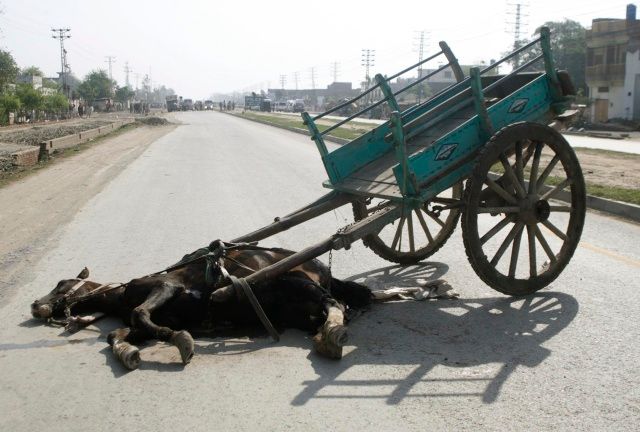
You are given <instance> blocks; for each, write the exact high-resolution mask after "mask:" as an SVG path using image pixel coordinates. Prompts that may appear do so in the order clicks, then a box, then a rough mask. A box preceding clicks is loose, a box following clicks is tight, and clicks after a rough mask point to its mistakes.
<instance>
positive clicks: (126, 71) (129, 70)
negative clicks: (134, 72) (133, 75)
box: [124, 61, 131, 87]
mask: <svg viewBox="0 0 640 432" xmlns="http://www.w3.org/2000/svg"><path fill="white" fill-rule="evenodd" d="M129 72H131V69H129V62H128V61H127V62H124V73H125V75H124V76H125V83H126V84H127V87H130V84H129Z"/></svg>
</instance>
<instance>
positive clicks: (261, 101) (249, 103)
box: [244, 94, 273, 112]
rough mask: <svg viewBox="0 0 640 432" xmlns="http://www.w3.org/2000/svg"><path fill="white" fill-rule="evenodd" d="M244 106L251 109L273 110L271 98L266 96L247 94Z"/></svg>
mask: <svg viewBox="0 0 640 432" xmlns="http://www.w3.org/2000/svg"><path fill="white" fill-rule="evenodd" d="M244 108H245V109H248V110H251V111H264V112H271V110H272V108H273V107H272V106H271V99H267V98H265V97H264V96H257V95H255V94H254V95H253V96H245V97H244Z"/></svg>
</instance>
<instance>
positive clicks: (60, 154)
mask: <svg viewBox="0 0 640 432" xmlns="http://www.w3.org/2000/svg"><path fill="white" fill-rule="evenodd" d="M138 126H140V125H139V124H138V123H135V122H134V123H127V124H126V125H124V126H121V127H120V128H118V129H117V130H115V131H113V132H110V133H108V134H105V135H100V136H99V137H97V138H95V139H93V140H91V141H89V142H86V143H82V144H78V145H77V146H75V147H69V148H66V149H61V150H56V151H55V152H54V153H53V154H52V155H50V156H49V159H48V160H46V161H41V162H38V163H37V164H35V165H33V166H30V167H15V168H14V169H11V170H9V171H0V188H2V187H4V186H6V185H8V184H10V183H13V182H15V181H19V180H22V179H24V178H25V177H28V176H29V175H31V174H35V173H37V172H38V171H40V170H42V169H44V168H47V167H49V166H52V165H54V164H56V163H58V162H59V161H61V160H63V159H66V158H69V157H72V156H75V155H76V154H78V153H79V152H82V151H84V150H86V149H88V148H89V147H92V146H94V145H96V144H100V143H101V142H102V141H103V140H104V139H105V138H113V137H115V136H118V135H120V134H123V133H125V132H128V131H130V130H132V129H135V128H137V127H138Z"/></svg>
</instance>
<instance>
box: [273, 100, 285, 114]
mask: <svg viewBox="0 0 640 432" xmlns="http://www.w3.org/2000/svg"><path fill="white" fill-rule="evenodd" d="M273 110H274V111H286V110H287V101H283V100H281V101H277V102H276V103H275V107H274V109H273Z"/></svg>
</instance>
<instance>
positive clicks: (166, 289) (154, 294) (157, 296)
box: [131, 282, 194, 364]
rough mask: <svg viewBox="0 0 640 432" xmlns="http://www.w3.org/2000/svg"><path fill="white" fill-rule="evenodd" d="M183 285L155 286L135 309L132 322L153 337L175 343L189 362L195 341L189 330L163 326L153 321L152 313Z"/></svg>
mask: <svg viewBox="0 0 640 432" xmlns="http://www.w3.org/2000/svg"><path fill="white" fill-rule="evenodd" d="M181 289H182V286H180V285H173V284H171V283H168V282H162V283H161V284H160V286H158V287H156V288H154V289H153V290H152V291H151V293H150V294H149V296H148V297H147V299H146V300H145V301H144V302H143V303H142V304H141V305H140V306H138V307H136V308H135V309H134V310H133V313H132V314H131V323H132V325H133V327H134V328H136V329H140V330H143V331H146V332H148V333H149V334H150V335H151V336H152V337H154V338H156V339H158V340H161V341H164V342H169V343H171V344H172V345H175V346H176V347H177V348H178V350H179V351H180V357H181V358H182V362H183V363H184V364H187V363H189V362H190V361H191V358H192V357H193V350H194V342H193V338H192V337H191V335H190V334H189V332H188V331H186V330H182V331H174V330H172V329H170V328H169V327H162V326H159V325H157V324H155V323H154V322H153V321H151V313H152V312H153V311H154V310H156V309H158V308H159V307H160V306H162V305H164V304H165V303H166V302H167V301H169V300H171V298H173V297H174V296H175V295H176V294H177V293H178V292H179V291H180V290H181Z"/></svg>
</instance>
